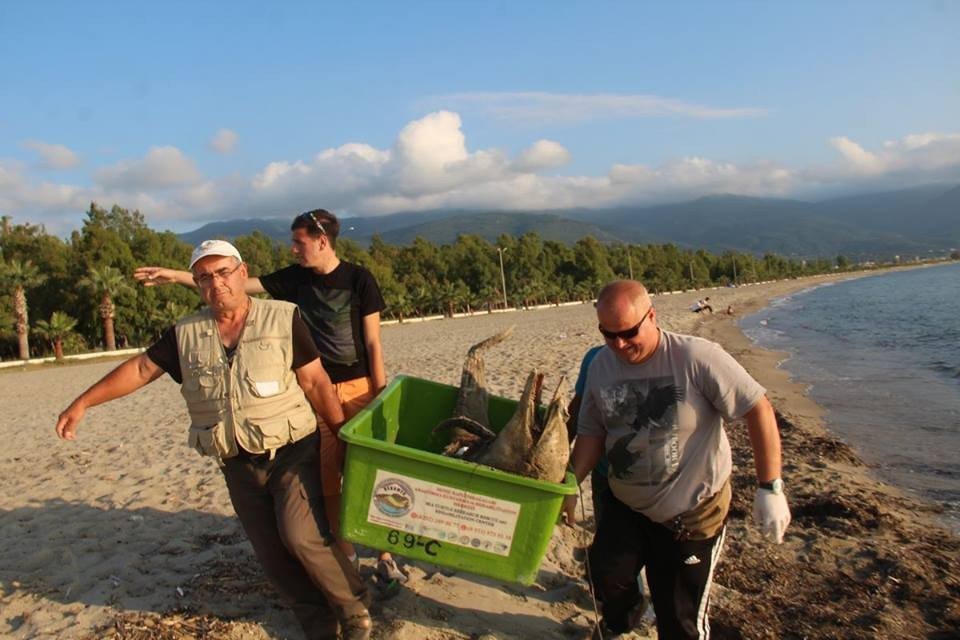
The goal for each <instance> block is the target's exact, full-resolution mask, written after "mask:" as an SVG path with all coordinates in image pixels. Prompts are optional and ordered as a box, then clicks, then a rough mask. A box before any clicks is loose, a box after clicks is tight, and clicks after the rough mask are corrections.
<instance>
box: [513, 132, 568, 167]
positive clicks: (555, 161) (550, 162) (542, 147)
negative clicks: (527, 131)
mask: <svg viewBox="0 0 960 640" xmlns="http://www.w3.org/2000/svg"><path fill="white" fill-rule="evenodd" d="M568 162H570V152H569V151H567V150H566V149H565V148H564V147H563V145H562V144H560V143H559V142H554V141H553V140H537V141H536V142H534V143H533V144H532V145H531V146H530V147H528V148H527V149H524V151H523V153H521V154H520V157H519V158H517V160H516V162H514V163H513V169H514V170H515V171H520V172H527V171H530V172H535V171H542V170H544V169H554V168H556V167H561V166H563V165H565V164H567V163H568Z"/></svg>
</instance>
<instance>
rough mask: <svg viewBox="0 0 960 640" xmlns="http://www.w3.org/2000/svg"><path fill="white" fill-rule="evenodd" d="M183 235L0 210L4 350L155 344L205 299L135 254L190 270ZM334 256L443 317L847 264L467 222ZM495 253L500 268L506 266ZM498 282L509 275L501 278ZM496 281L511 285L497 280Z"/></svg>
mask: <svg viewBox="0 0 960 640" xmlns="http://www.w3.org/2000/svg"><path fill="white" fill-rule="evenodd" d="M233 242H234V244H235V245H236V247H237V248H238V249H239V251H240V254H241V255H242V256H243V257H244V260H245V261H246V262H247V264H248V266H249V270H250V274H251V275H255V276H256V275H262V274H266V273H270V272H272V271H275V270H277V269H279V268H282V267H284V266H287V265H288V264H290V263H291V262H292V258H291V254H290V251H289V249H288V247H287V245H286V244H285V243H280V242H277V241H275V240H272V239H271V238H269V237H268V236H266V235H265V234H263V233H260V232H258V231H255V232H253V233H252V234H250V235H245V236H240V237H238V238H235V239H234V241H233ZM191 250H192V247H191V246H190V245H188V244H186V243H184V242H182V241H181V240H179V239H178V238H177V236H176V234H174V233H172V232H169V231H155V230H153V229H150V228H149V227H148V226H147V225H146V223H145V222H144V218H143V215H142V214H141V213H140V212H139V211H129V210H127V209H124V208H122V207H119V206H116V205H114V206H113V207H111V208H110V209H109V210H108V209H105V208H102V207H100V206H98V205H97V204H91V205H90V208H89V210H88V211H87V212H86V213H85V217H84V221H83V225H82V226H81V228H80V229H78V230H76V231H74V232H72V233H71V235H70V237H69V238H67V239H61V238H59V237H57V236H53V235H50V234H48V233H47V232H46V230H45V229H44V228H43V227H42V226H38V225H33V224H29V223H27V224H12V223H11V219H10V218H9V217H7V216H3V217H2V218H0V358H2V359H13V358H20V359H25V358H28V357H37V356H43V355H49V354H54V355H57V356H58V357H62V355H63V354H64V353H79V352H84V351H90V350H97V349H103V350H108V351H109V350H113V349H116V348H122V347H127V346H142V345H147V344H150V343H151V342H152V341H153V340H155V339H156V338H157V337H158V336H159V335H160V333H161V332H162V331H163V330H164V329H165V328H167V327H168V326H170V325H171V324H173V323H174V322H175V321H176V320H177V319H179V318H180V317H182V316H183V315H185V314H187V313H189V312H190V311H192V310H194V309H196V308H198V307H199V306H200V299H199V296H198V295H197V293H196V292H195V291H191V290H188V289H186V288H184V287H179V286H173V285H171V286H164V287H142V286H138V285H137V284H136V283H135V282H134V280H133V278H132V275H131V274H132V273H133V270H134V268H135V267H138V266H142V265H151V264H152V265H163V266H170V267H177V268H183V269H185V268H186V266H187V264H188V262H189V258H190V252H191ZM337 253H338V255H339V256H340V257H341V259H344V260H348V261H350V262H355V263H358V264H361V265H363V266H365V267H367V268H368V269H369V270H370V271H371V272H372V273H373V275H374V276H375V277H376V279H377V281H378V282H379V283H380V287H381V290H382V292H383V296H384V299H385V301H386V305H387V308H386V310H385V312H384V314H383V315H384V317H386V318H395V319H400V320H403V319H404V318H406V317H411V316H423V315H433V314H447V315H452V314H453V313H457V312H464V311H466V312H470V311H484V310H486V311H489V310H492V309H494V308H502V307H503V306H504V304H506V305H508V306H509V307H524V306H532V305H538V304H545V303H547V304H558V303H561V302H568V301H574V300H591V299H592V298H593V297H594V296H595V295H596V292H597V291H598V290H599V289H600V287H601V286H603V284H605V283H606V282H609V281H610V280H613V279H615V278H628V277H633V278H636V279H639V280H642V281H643V282H644V283H645V284H646V285H647V287H648V288H649V289H650V290H651V291H653V292H661V291H674V290H680V289H690V288H703V287H711V286H723V285H729V284H744V283H749V282H757V281H763V280H773V279H781V278H792V277H798V276H804V275H812V274H817V273H824V272H827V271H833V270H835V269H836V268H838V267H840V268H846V267H847V266H848V263H847V261H846V259H845V258H843V256H838V257H837V259H836V260H827V259H819V260H814V261H800V260H794V259H787V258H784V257H781V256H778V255H774V254H769V253H768V254H765V255H763V256H755V255H752V254H748V253H740V252H735V251H727V252H725V253H723V254H720V255H716V254H712V253H708V252H707V251H704V250H688V249H682V248H680V247H677V246H676V245H673V244H646V245H628V244H603V243H601V242H599V241H597V240H596V239H594V238H592V237H585V238H582V239H580V240H578V241H577V242H575V243H574V244H572V245H568V244H565V243H561V242H555V241H552V240H543V239H542V238H540V237H539V236H538V235H537V234H536V233H533V232H530V233H526V234H524V235H522V236H520V237H513V236H510V235H506V234H504V235H501V236H500V237H499V238H497V241H496V242H495V243H490V242H488V241H486V240H484V239H483V238H481V237H479V236H476V235H470V234H463V235H461V236H459V237H458V238H457V240H456V242H454V243H453V244H449V245H436V244H433V243H432V242H430V241H428V240H424V239H423V238H417V239H416V240H414V242H413V243H412V244H410V245H408V246H395V245H389V244H386V243H384V242H383V241H382V240H381V239H380V238H379V237H377V236H374V238H373V239H372V241H371V242H370V245H369V247H363V246H361V245H360V244H358V243H357V242H354V241H352V240H350V239H349V238H338V240H337ZM501 265H502V268H501ZM504 284H505V287H504ZM504 288H505V289H506V291H504Z"/></svg>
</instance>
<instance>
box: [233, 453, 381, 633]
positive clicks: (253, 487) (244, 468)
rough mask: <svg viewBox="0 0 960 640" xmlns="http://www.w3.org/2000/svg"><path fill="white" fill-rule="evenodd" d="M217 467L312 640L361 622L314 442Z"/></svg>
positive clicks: (358, 593)
mask: <svg viewBox="0 0 960 640" xmlns="http://www.w3.org/2000/svg"><path fill="white" fill-rule="evenodd" d="M224 462H225V465H224V466H223V467H222V470H223V475H224V477H225V478H226V480H227V488H228V489H229V491H230V501H231V502H232V503H233V508H234V510H235V511H236V512H237V516H238V517H239V518H240V522H241V524H242V525H243V528H244V530H245V531H246V533H247V537H248V538H249V539H250V542H251V543H252V544H253V549H254V551H255V552H256V554H257V559H258V560H259V561H260V564H261V566H262V567H263V570H264V572H265V573H266V574H267V577H268V578H269V579H270V581H271V582H272V583H273V584H274V585H275V586H276V588H277V589H278V590H279V591H280V593H281V594H283V596H284V597H286V598H287V599H288V600H289V601H290V602H291V603H292V607H293V612H294V614H295V615H296V616H297V619H298V620H299V621H300V624H301V626H302V627H303V630H304V632H305V634H306V636H307V638H309V639H310V640H314V639H317V640H319V639H320V638H336V637H337V627H338V622H342V621H344V620H346V619H348V618H351V617H353V616H359V615H366V613H367V610H366V607H365V606H364V604H363V598H364V597H365V596H366V592H365V589H364V586H363V583H362V581H361V580H360V576H359V575H358V574H357V571H356V569H354V567H353V565H352V564H351V563H350V561H349V560H348V559H347V557H346V556H345V555H344V554H343V552H342V551H340V549H339V547H338V546H337V545H336V544H332V542H333V537H332V536H331V535H330V530H329V526H328V525H327V521H326V519H325V517H324V515H323V490H322V486H321V482H320V465H319V462H318V460H317V437H316V436H310V437H308V438H304V439H303V440H300V441H299V442H295V443H293V444H289V445H287V446H285V447H281V448H280V449H278V450H277V452H276V456H275V457H274V459H273V460H270V456H269V455H266V454H264V455H249V454H245V453H241V455H239V456H237V457H235V458H230V459H228V460H225V461H224Z"/></svg>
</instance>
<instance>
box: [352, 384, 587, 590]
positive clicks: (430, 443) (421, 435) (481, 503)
mask: <svg viewBox="0 0 960 640" xmlns="http://www.w3.org/2000/svg"><path fill="white" fill-rule="evenodd" d="M456 398H457V388H456V387H451V386H449V385H445V384H439V383H437V382H432V381H430V380H423V379H420V378H414V377H410V376H397V377H396V379H394V380H393V382H391V383H390V385H389V386H388V387H387V388H386V389H385V390H384V391H383V392H382V393H381V394H380V395H379V396H378V397H377V398H376V399H375V400H374V401H373V402H371V403H370V405H368V406H367V407H366V408H365V409H364V410H363V411H361V412H360V413H358V414H357V415H356V416H354V417H353V418H352V419H351V420H350V421H349V422H348V423H347V424H346V425H344V427H343V429H342V430H341V431H340V435H341V437H342V438H343V439H344V440H345V441H346V442H347V456H346V464H345V467H344V479H343V502H342V507H341V514H340V527H341V535H342V536H343V537H344V538H346V539H347V540H350V541H351V542H356V543H360V544H363V545H366V546H369V547H372V548H374V549H378V550H385V551H390V552H393V553H397V554H399V555H403V556H405V557H408V558H411V559H416V560H425V561H427V562H431V563H434V564H437V565H441V566H444V567H450V568H453V569H458V570H463V571H467V572H470V573H476V574H479V575H484V576H489V577H491V578H497V579H500V580H505V581H509V582H519V583H521V584H531V583H532V582H533V581H534V579H536V577H537V571H538V570H539V567H540V562H541V561H542V560H543V556H544V554H545V553H546V551H547V546H548V545H549V543H550V536H551V534H552V533H553V527H554V525H555V524H556V522H557V518H558V516H559V513H560V508H561V507H562V505H563V499H564V497H565V496H567V495H570V494H574V493H576V492H577V484H576V478H575V477H574V475H573V474H572V473H567V477H566V479H565V481H564V482H563V483H562V484H559V483H553V482H544V481H540V480H533V479H531V478H525V477H522V476H518V475H515V474H511V473H506V472H503V471H498V470H496V469H493V468H491V467H487V466H484V465H479V464H476V463H472V462H465V461H463V460H458V459H456V458H450V457H447V456H443V455H440V453H439V452H440V451H441V450H442V449H443V447H444V446H446V444H447V441H446V436H445V435H440V436H439V437H435V436H433V435H432V433H431V432H432V430H433V428H434V427H435V426H436V425H437V424H439V423H440V421H441V420H444V419H446V418H449V417H450V416H451V415H452V414H453V407H454V404H455V402H456ZM516 406H517V402H516V401H514V400H507V399H505V398H498V397H495V396H491V397H490V403H489V412H490V422H491V425H490V426H491V428H492V429H493V430H494V431H499V430H500V429H501V428H503V426H504V425H505V424H506V422H507V421H508V420H509V419H510V417H511V416H512V415H513V413H514V411H515V409H516Z"/></svg>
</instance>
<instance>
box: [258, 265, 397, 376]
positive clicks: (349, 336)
mask: <svg viewBox="0 0 960 640" xmlns="http://www.w3.org/2000/svg"><path fill="white" fill-rule="evenodd" d="M260 283H261V284H262V285H263V288H264V289H265V290H266V291H267V293H269V294H270V295H271V296H272V297H273V298H275V299H277V300H286V301H287V302H293V303H294V304H296V305H297V306H298V307H300V314H301V315H302V317H303V320H304V322H306V323H307V326H308V327H309V328H310V333H311V335H313V340H314V342H316V344H317V348H318V349H319V350H320V359H321V361H322V362H323V367H324V368H325V369H326V370H327V373H328V374H330V379H331V380H332V381H333V382H343V381H345V380H353V379H354V378H363V377H366V376H369V375H370V365H369V362H368V360H367V349H366V346H365V345H366V341H365V336H364V332H363V318H364V316H368V315H370V314H371V313H379V312H381V311H383V310H384V308H385V305H384V302H383V296H382V295H381V294H380V287H379V286H378V285H377V281H376V280H375V279H374V277H373V275H372V274H371V273H370V272H369V271H367V270H366V269H364V268H363V267H361V266H359V265H356V264H352V263H350V262H344V261H342V260H341V261H340V264H339V265H337V268H336V269H334V270H333V271H331V272H330V273H328V274H325V275H320V274H318V273H316V272H314V271H313V270H312V269H307V268H305V267H301V266H300V265H296V264H295V265H291V266H289V267H287V268H285V269H281V270H280V271H275V272H274V273H271V274H268V275H265V276H260Z"/></svg>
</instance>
